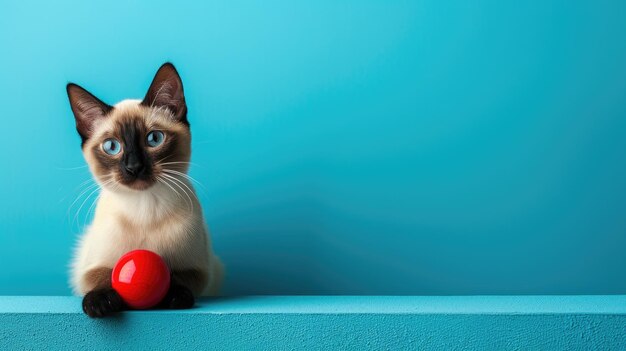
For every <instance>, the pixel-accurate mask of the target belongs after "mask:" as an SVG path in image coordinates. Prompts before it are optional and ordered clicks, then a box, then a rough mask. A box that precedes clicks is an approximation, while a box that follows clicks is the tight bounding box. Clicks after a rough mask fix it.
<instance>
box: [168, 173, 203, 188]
mask: <svg viewBox="0 0 626 351" xmlns="http://www.w3.org/2000/svg"><path fill="white" fill-rule="evenodd" d="M163 172H165V173H171V174H176V175H179V176H181V177H184V178H187V179H189V180H191V181H192V182H195V183H196V184H198V185H199V186H200V187H201V188H203V189H206V188H205V187H204V185H203V184H202V183H200V182H199V181H197V180H196V179H195V178H193V177H192V176H190V175H189V174H186V173H183V172H179V171H176V170H173V169H164V170H163Z"/></svg>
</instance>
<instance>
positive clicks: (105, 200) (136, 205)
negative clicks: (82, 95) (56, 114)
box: [71, 100, 223, 296]
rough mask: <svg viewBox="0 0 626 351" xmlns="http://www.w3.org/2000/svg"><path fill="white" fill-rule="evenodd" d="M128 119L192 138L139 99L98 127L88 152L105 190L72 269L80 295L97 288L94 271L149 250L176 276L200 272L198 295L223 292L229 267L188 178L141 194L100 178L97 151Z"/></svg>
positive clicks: (118, 107) (194, 288)
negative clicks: (217, 248) (223, 261)
mask: <svg viewBox="0 0 626 351" xmlns="http://www.w3.org/2000/svg"><path fill="white" fill-rule="evenodd" d="M124 118H126V119H128V118H145V119H147V122H146V123H147V124H150V123H158V124H160V125H161V126H166V128H169V129H172V130H177V131H178V132H179V133H180V134H181V135H183V136H186V137H189V138H190V136H189V133H188V130H185V127H184V126H181V125H179V124H177V123H175V122H173V121H172V117H171V116H170V113H169V112H168V111H167V110H163V109H155V108H151V107H146V106H143V105H141V104H140V101H139V100H125V101H122V102H120V103H118V104H117V105H115V106H114V109H113V110H112V112H111V114H110V115H109V116H108V117H107V118H106V119H103V120H102V121H100V122H99V123H95V124H94V126H93V128H92V129H93V130H92V135H91V136H90V138H89V139H88V140H87V141H86V143H85V144H84V145H83V154H84V156H85V159H86V161H87V163H88V164H89V167H90V170H91V171H92V174H94V178H95V179H96V181H97V182H98V183H99V185H100V186H101V192H100V196H99V199H98V200H97V205H96V209H95V216H94V219H93V222H92V223H91V225H90V226H89V227H88V228H87V229H86V231H85V233H84V234H83V236H82V237H81V238H80V240H79V241H78V245H77V247H76V251H75V256H74V260H73V262H72V267H71V285H72V287H73V290H74V292H75V293H76V294H80V295H84V294H86V293H87V292H89V291H91V290H92V289H94V288H96V287H97V286H96V285H97V284H98V281H96V280H94V279H92V278H91V277H90V272H93V271H94V270H98V269H102V268H113V266H114V265H115V263H116V262H117V260H118V259H119V258H120V257H121V256H122V255H123V254H125V253H126V252H128V251H131V250H135V249H147V250H151V251H154V252H156V253H158V254H159V255H161V256H162V257H163V258H164V260H165V261H166V262H167V264H168V265H169V267H170V269H171V270H172V271H173V272H176V271H186V270H193V271H196V272H199V273H200V277H199V278H198V279H196V281H195V282H194V284H191V286H190V289H191V290H192V292H193V293H194V295H196V296H200V295H216V294H218V292H219V289H220V285H221V282H222V275H223V267H222V264H221V262H220V260H219V258H218V257H217V256H216V255H215V254H214V253H213V250H212V247H211V241H210V237H209V233H208V229H207V226H206V224H205V221H204V218H203V215H202V209H201V207H200V203H199V202H198V201H197V198H196V196H195V192H194V190H193V189H194V188H193V185H192V184H191V183H190V182H188V181H187V179H186V177H178V179H179V181H181V182H183V184H181V183H176V182H168V183H165V182H156V183H155V184H153V185H152V186H150V187H149V188H148V189H145V190H135V189H131V188H129V187H125V186H123V185H121V184H118V183H117V182H115V181H109V180H108V179H106V177H103V176H99V174H100V171H99V169H98V161H97V160H96V159H95V158H94V155H93V153H94V151H93V150H95V149H97V147H98V144H99V143H101V142H102V137H101V136H102V135H105V134H106V133H109V132H111V130H112V128H115V123H116V122H118V121H119V120H120V119H124ZM188 141H189V140H186V142H187V143H186V144H188ZM183 144H185V143H183ZM188 153H189V152H188ZM187 161H188V159H187ZM181 165H182V167H178V168H177V169H178V170H180V171H182V172H186V170H187V165H188V163H182V162H181Z"/></svg>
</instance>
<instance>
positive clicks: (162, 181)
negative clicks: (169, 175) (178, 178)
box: [156, 176, 183, 198]
mask: <svg viewBox="0 0 626 351" xmlns="http://www.w3.org/2000/svg"><path fill="white" fill-rule="evenodd" d="M156 178H157V181H159V182H161V183H163V184H165V185H166V186H167V187H169V188H170V189H172V191H173V192H174V194H176V196H178V197H179V198H182V197H183V196H182V195H181V194H180V193H179V192H178V191H176V189H174V188H173V187H172V186H171V185H170V184H169V183H168V182H167V179H165V178H163V177H161V176H157V177H156Z"/></svg>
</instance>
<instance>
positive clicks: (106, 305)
mask: <svg viewBox="0 0 626 351" xmlns="http://www.w3.org/2000/svg"><path fill="white" fill-rule="evenodd" d="M111 271H112V269H111V268H105V267H101V268H93V269H90V270H89V271H87V272H86V273H85V274H84V275H83V277H82V279H83V282H84V284H85V286H87V287H89V288H88V291H89V292H88V293H87V294H85V297H83V311H85V314H87V315H88V316H89V317H92V318H102V317H106V316H109V315H111V314H114V313H116V312H119V311H121V310H123V309H124V308H125V305H124V301H122V298H121V296H120V295H119V294H118V293H117V291H115V290H113V287H112V286H111Z"/></svg>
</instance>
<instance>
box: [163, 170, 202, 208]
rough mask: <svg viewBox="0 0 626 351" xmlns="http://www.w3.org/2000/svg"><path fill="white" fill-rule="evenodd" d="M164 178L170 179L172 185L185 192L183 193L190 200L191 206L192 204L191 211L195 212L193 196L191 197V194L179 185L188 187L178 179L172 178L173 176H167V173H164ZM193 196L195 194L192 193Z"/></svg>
mask: <svg viewBox="0 0 626 351" xmlns="http://www.w3.org/2000/svg"><path fill="white" fill-rule="evenodd" d="M163 176H164V177H166V178H168V179H170V180H171V181H172V184H174V185H175V186H176V187H178V188H179V189H180V190H181V191H182V192H183V193H184V194H185V195H186V196H187V199H188V200H189V204H190V207H191V208H190V210H191V211H193V207H194V206H193V200H192V199H191V196H189V193H187V191H186V190H185V189H184V188H182V187H181V186H180V185H179V183H180V184H182V185H185V187H186V186H187V185H186V184H185V183H183V182H182V181H181V180H180V179H177V178H175V177H172V176H171V175H169V174H165V173H163ZM188 189H189V188H188ZM192 194H193V192H192ZM194 196H195V194H194Z"/></svg>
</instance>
